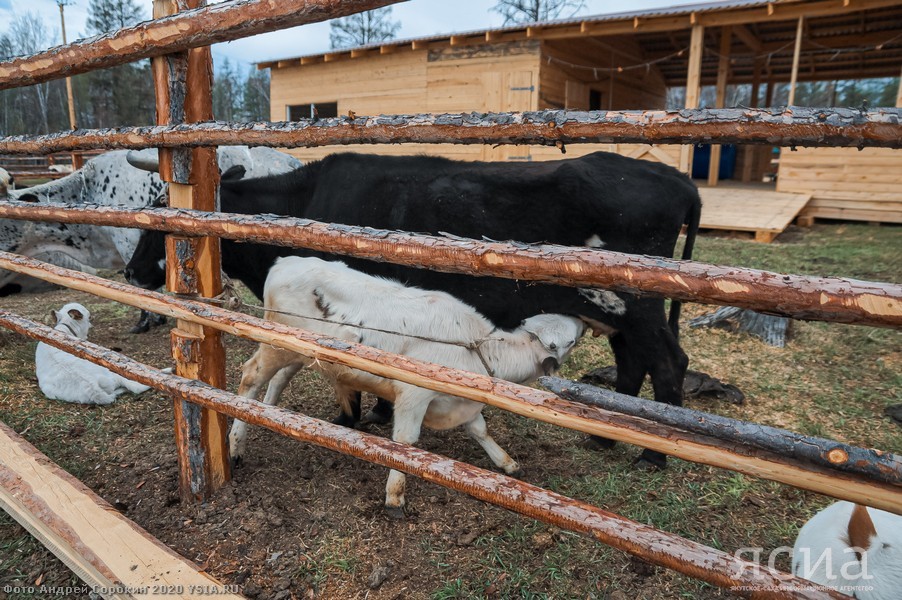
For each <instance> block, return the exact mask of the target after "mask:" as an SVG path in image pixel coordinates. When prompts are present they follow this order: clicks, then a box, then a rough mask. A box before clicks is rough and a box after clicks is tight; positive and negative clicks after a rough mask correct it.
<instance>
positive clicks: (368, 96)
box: [270, 38, 679, 166]
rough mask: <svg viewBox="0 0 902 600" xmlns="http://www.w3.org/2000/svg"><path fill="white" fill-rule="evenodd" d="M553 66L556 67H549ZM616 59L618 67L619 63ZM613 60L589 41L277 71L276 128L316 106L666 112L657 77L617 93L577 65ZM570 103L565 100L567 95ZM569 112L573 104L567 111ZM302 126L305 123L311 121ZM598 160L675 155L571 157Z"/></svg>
mask: <svg viewBox="0 0 902 600" xmlns="http://www.w3.org/2000/svg"><path fill="white" fill-rule="evenodd" d="M616 43H617V45H618V46H621V47H622V48H626V49H627V51H626V57H624V56H623V55H624V52H622V51H621V52H618V53H617V55H618V56H619V57H620V58H619V60H621V61H624V60H625V61H628V64H633V63H635V62H636V60H634V58H633V57H638V56H639V52H640V51H639V49H638V45H637V44H635V42H633V41H632V40H630V39H629V38H623V39H622V40H616ZM549 57H550V58H549ZM615 58H616V57H615ZM611 60H612V54H611V50H609V49H608V45H607V44H602V43H600V42H594V41H593V40H589V39H584V40H566V41H557V42H540V41H538V40H521V41H514V42H495V43H486V44H475V45H465V46H459V47H455V46H449V47H442V48H437V49H422V50H410V49H405V50H398V51H396V52H393V53H390V54H377V53H373V54H370V55H367V56H365V57H359V58H344V59H340V60H332V61H323V62H317V63H313V64H301V65H297V66H286V67H280V68H275V69H273V70H272V84H271V96H270V102H271V105H270V106H271V118H272V120H274V121H281V120H285V119H288V118H289V110H288V107H289V106H291V105H302V104H309V103H311V102H312V103H314V104H318V105H320V106H322V105H328V104H331V103H335V104H337V108H336V114H337V115H347V114H348V113H349V111H352V112H354V113H356V114H358V115H378V114H403V113H422V112H430V113H445V112H469V111H479V112H498V111H528V110H541V109H546V108H563V107H564V106H567V108H584V109H589V108H590V107H591V106H592V105H591V104H590V101H591V100H592V99H593V98H594V99H595V102H598V100H597V99H598V98H601V102H602V103H603V104H604V105H603V106H600V108H608V104H609V101H608V98H609V96H608V94H610V92H611V90H612V89H613V94H614V96H613V108H614V109H627V108H635V109H641V108H663V107H664V101H665V93H666V87H665V84H664V80H663V78H662V77H661V76H660V74H659V73H658V72H657V71H656V70H655V69H654V68H651V69H649V70H648V71H646V70H640V71H631V72H626V73H618V74H616V75H615V77H614V82H613V87H612V85H611V81H610V77H609V76H608V74H607V73H605V74H603V75H599V79H598V80H597V81H596V79H595V73H593V72H592V71H589V70H586V69H577V68H570V67H568V66H567V63H569V64H575V65H606V64H609V63H610V62H611ZM568 94H569V95H568ZM568 102H569V104H568ZM305 116H306V115H305ZM597 150H606V151H609V152H618V153H621V154H626V155H628V156H636V157H640V158H646V159H650V160H655V161H659V162H665V163H667V164H671V165H674V166H675V165H676V164H677V160H678V156H679V147H678V146H654V147H653V146H648V145H631V144H579V145H577V146H570V147H568V149H567V156H568V157H570V156H573V157H575V156H582V155H584V154H588V153H590V152H595V151H597ZM342 151H350V149H348V148H345V147H341V146H329V147H323V148H310V149H304V148H297V149H292V150H288V152H290V153H291V154H293V155H294V156H297V157H298V158H299V159H300V160H302V161H305V162H307V161H311V160H318V159H321V158H323V157H324V156H326V155H327V154H330V153H333V152H342ZM353 151H354V152H368V153H374V154H429V155H435V156H445V157H447V158H454V159H459V160H489V161H531V160H550V159H555V158H561V152H560V150H558V149H557V148H549V147H542V146H506V145H504V146H498V147H492V146H462V145H453V144H439V145H436V144H405V145H403V146H400V145H387V144H378V145H371V146H358V147H355V148H354V149H353Z"/></svg>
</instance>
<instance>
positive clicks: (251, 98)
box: [241, 70, 270, 121]
mask: <svg viewBox="0 0 902 600" xmlns="http://www.w3.org/2000/svg"><path fill="white" fill-rule="evenodd" d="M269 110H270V107H269V71H257V70H251V72H250V73H248V74H247V80H246V81H245V82H244V93H243V94H242V107H241V116H242V118H243V119H244V120H246V121H268V120H269Z"/></svg>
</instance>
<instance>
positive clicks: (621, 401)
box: [539, 377, 902, 485]
mask: <svg viewBox="0 0 902 600" xmlns="http://www.w3.org/2000/svg"><path fill="white" fill-rule="evenodd" d="M539 383H541V384H542V386H544V387H545V388H546V389H548V390H550V391H552V392H554V393H555V394H557V395H558V396H560V397H561V398H565V399H567V400H573V401H574V402H582V403H584V404H588V405H590V406H600V407H602V408H604V409H606V410H611V411H614V412H618V413H624V414H627V415H633V416H635V417H642V418H644V419H649V420H652V421H654V422H656V423H663V424H665V425H671V426H673V427H678V428H680V429H684V430H686V431H691V432H693V433H698V434H701V435H706V436H711V437H714V438H717V439H721V440H730V441H734V442H742V443H743V444H749V445H750V446H754V447H755V448H761V449H762V450H768V451H770V452H774V453H776V454H780V455H782V456H787V457H793V458H798V459H800V460H805V461H810V462H811V463H813V464H818V465H822V466H827V467H835V468H837V469H839V470H841V471H849V472H852V473H860V474H866V475H868V476H870V477H873V478H874V479H876V480H877V481H884V482H887V483H893V484H897V485H900V484H902V456H898V455H896V454H892V453H890V452H883V451H881V450H875V449H873V448H858V447H855V446H850V445H848V444H843V443H842V442H837V441H834V440H828V439H824V438H818V437H812V436H808V435H802V434H800V433H794V432H791V431H786V430H785V429H778V428H776V427H769V426H767V425H761V424H759V423H748V422H745V421H739V420H737V419H731V418H729V417H723V416H720V415H713V414H710V413H704V412H701V411H698V410H693V409H691V408H685V407H682V406H671V405H669V404H663V403H661V402H654V401H652V400H646V399H645V398H635V397H633V396H627V395H625V394H618V393H617V392H613V391H611V390H606V389H602V388H598V387H595V386H592V385H588V384H585V383H576V382H574V381H569V380H567V379H561V378H560V377H540V378H539Z"/></svg>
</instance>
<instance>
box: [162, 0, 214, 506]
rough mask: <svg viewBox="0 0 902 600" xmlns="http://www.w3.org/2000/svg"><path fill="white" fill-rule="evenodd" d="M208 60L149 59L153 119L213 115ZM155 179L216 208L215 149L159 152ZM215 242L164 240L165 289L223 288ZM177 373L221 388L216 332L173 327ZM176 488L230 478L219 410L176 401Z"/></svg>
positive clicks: (197, 488)
mask: <svg viewBox="0 0 902 600" xmlns="http://www.w3.org/2000/svg"><path fill="white" fill-rule="evenodd" d="M205 4H206V0H178V2H176V0H154V18H161V17H164V16H168V15H170V14H174V13H176V12H178V10H179V6H180V5H181V7H182V8H184V9H186V10H187V9H192V8H198V7H201V6H204V5H205ZM212 65H213V63H212V58H211V56H210V49H209V48H196V49H193V50H189V51H187V52H180V53H176V54H170V55H167V56H163V57H160V58H155V59H154V60H153V75H154V85H155V88H156V94H157V96H156V97H157V123H158V124H177V123H192V122H197V121H206V120H211V119H212V118H213V108H212V85H213V66H212ZM160 177H161V178H162V179H163V180H164V181H167V182H169V206H170V207H172V208H193V209H198V210H207V211H213V210H217V208H218V190H219V169H218V166H217V162H216V149H215V148H197V149H194V150H189V149H181V148H179V149H163V148H161V149H160ZM221 274H222V268H221V260H220V248H219V239H218V238H215V237H206V236H204V237H188V236H182V235H170V236H167V238H166V287H167V289H169V290H170V291H174V292H178V293H182V294H197V295H199V296H201V297H206V298H210V297H214V296H217V295H219V294H220V293H221V292H222V276H221ZM172 354H173V358H174V359H175V361H176V373H177V374H179V375H181V376H182V377H188V378H190V379H197V380H200V381H203V382H205V383H209V384H210V385H213V386H215V387H218V388H224V387H225V382H226V380H225V349H224V346H223V344H222V337H221V334H220V332H219V331H217V330H214V329H210V328H206V327H201V326H198V325H196V324H194V323H191V322H188V321H182V320H180V321H178V323H177V325H176V329H174V330H173V331H172ZM174 409H175V438H176V447H177V449H178V458H179V492H180V495H181V497H182V500H183V501H187V502H200V501H203V500H205V499H207V498H208V497H209V496H210V495H211V494H212V493H213V492H214V491H215V490H217V489H218V488H219V487H221V486H222V485H223V484H224V483H225V482H226V481H228V480H229V479H230V477H231V473H230V470H229V453H228V445H227V444H228V442H227V432H226V425H227V422H226V417H225V415H222V414H219V413H216V412H214V411H212V410H209V409H205V408H201V407H199V406H197V405H194V404H191V403H188V402H184V401H182V400H180V399H176V400H175V404H174Z"/></svg>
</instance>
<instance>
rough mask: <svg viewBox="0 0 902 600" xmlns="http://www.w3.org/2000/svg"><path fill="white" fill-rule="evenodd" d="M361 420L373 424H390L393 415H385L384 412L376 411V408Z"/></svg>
mask: <svg viewBox="0 0 902 600" xmlns="http://www.w3.org/2000/svg"><path fill="white" fill-rule="evenodd" d="M360 422H361V423H371V424H373V425H388V424H389V423H391V415H385V414H383V413H379V412H376V411H375V410H371V411H369V412H368V413H366V414H365V415H363V419H362V420H361V421H360Z"/></svg>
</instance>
